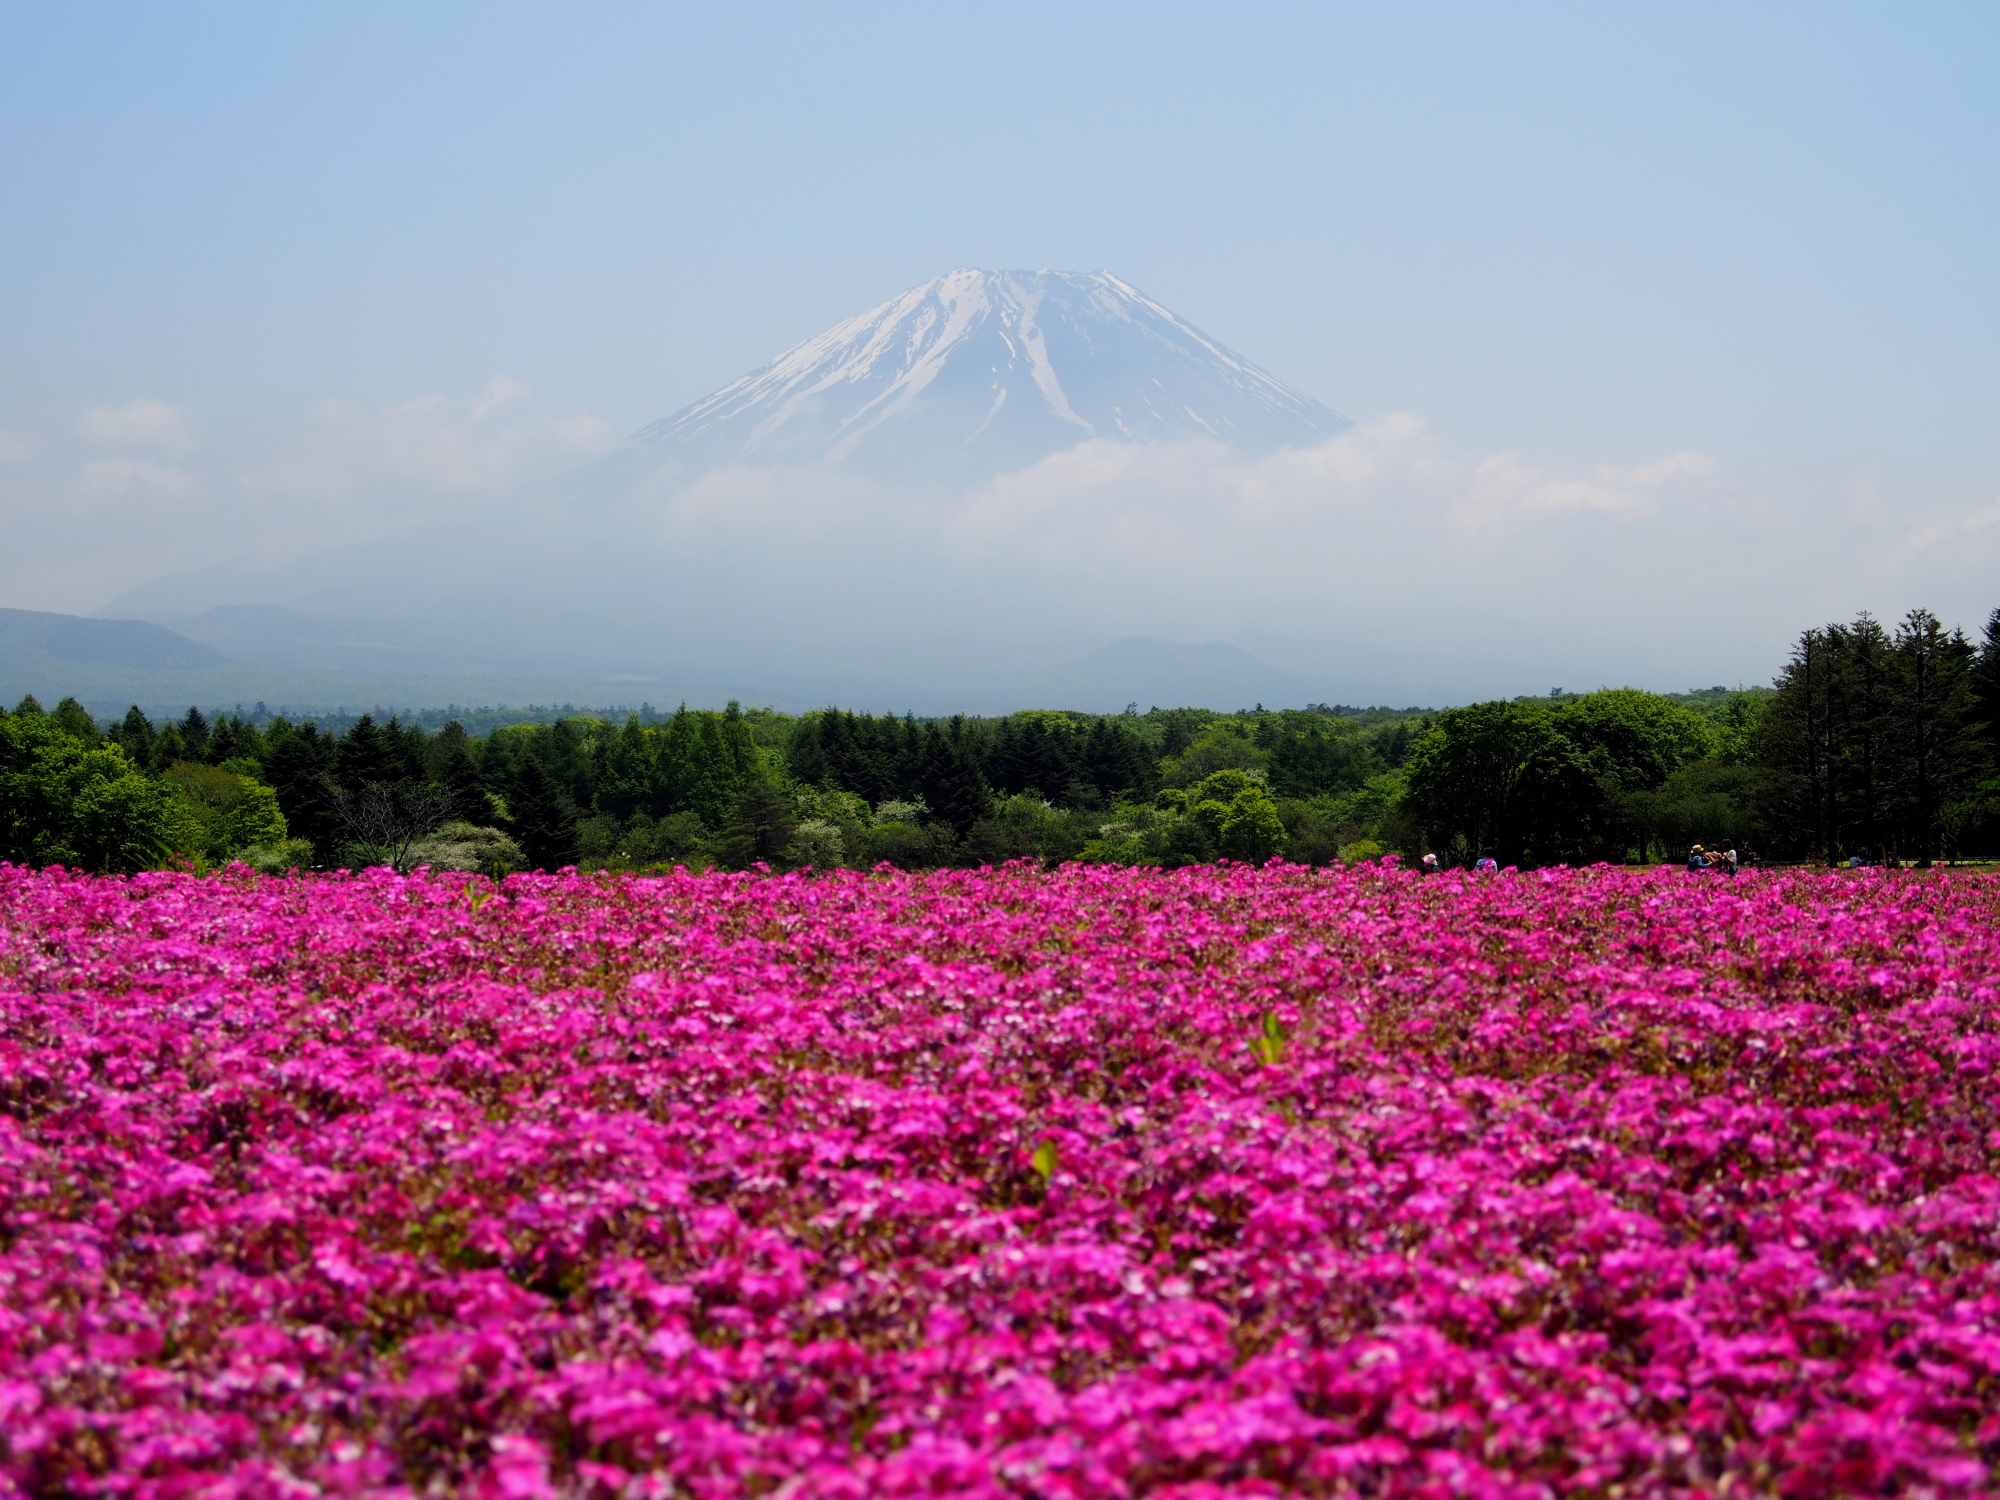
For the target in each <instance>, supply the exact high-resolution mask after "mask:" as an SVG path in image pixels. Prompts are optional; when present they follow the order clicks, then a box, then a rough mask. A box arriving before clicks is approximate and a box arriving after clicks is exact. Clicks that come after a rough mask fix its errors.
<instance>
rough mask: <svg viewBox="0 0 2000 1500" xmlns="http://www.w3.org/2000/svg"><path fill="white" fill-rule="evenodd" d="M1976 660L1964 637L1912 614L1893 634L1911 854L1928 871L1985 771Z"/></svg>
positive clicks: (1932, 618)
mask: <svg viewBox="0 0 2000 1500" xmlns="http://www.w3.org/2000/svg"><path fill="white" fill-rule="evenodd" d="M1974 660H1975V654H1974V652H1973V649H1972V645H1971V643H1970V642H1969V641H1967V640H1966V639H1965V637H1964V635H1963V634H1961V633H1959V632H1957V631H1951V632H1947V631H1946V630H1945V628H1944V626H1943V625H1942V624H1941V623H1939V621H1938V618H1937V616H1936V615H1934V614H1932V613H1931V612H1930V611H1929V610H1927V609H1913V610H1911V611H1910V613H1909V614H1908V615H1907V616H1905V617H1904V619H1903V622H1902V623H1901V624H1900V625H1898V626H1897V627H1896V638H1895V665H1896V677H1895V697H1896V700H1897V701H1896V705H1895V708H1896V719H1897V727H1898V729H1899V730H1900V741H1901V743H1900V744H1899V746H1898V749H1899V750H1900V752H1901V753H1900V755H1899V757H1898V758H1899V760H1900V762H1901V766H1900V770H1901V773H1902V774H1901V777H1900V781H1901V787H1900V791H1901V793H1902V796H1901V798H1900V801H1901V803H1902V811H1903V814H1904V817H1903V826H1904V830H1905V839H1906V841H1907V852H1908V853H1911V854H1914V855H1915V856H1916V857H1917V858H1918V859H1919V860H1920V861H1922V862H1924V863H1926V864H1928V863H1929V862H1930V861H1931V860H1933V859H1935V858H1936V857H1937V855H1938V854H1939V852H1940V843H1941V835H1942V834H1943V831H1944V830H1943V813H1944V810H1945V807H1946V806H1947V804H1949V803H1952V802H1954V801H1956V800H1957V799H1958V798H1960V797H1961V796H1963V795H1964V794H1965V793H1966V792H1968V791H1969V790H1970V789H1971V788H1972V786H1973V784H1974V783H1975V782H1976V781H1977V779H1978V775H1979V771H1980V769H1981V764H1980V763H1981V760H1982V759H1983V755H1982V752H1983V750H1984V748H1985V747H1984V744H1983V742H1982V740H1981V738H1980V736H1979V734H1978V725H1979V720H1978V700H1977V697H1976V694H1975V691H1974V684H1973V677H1972V668H1973V663H1974Z"/></svg>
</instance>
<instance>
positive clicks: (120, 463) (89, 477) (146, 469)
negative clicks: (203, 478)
mask: <svg viewBox="0 0 2000 1500" xmlns="http://www.w3.org/2000/svg"><path fill="white" fill-rule="evenodd" d="M77 479H78V481H79V482H80V483H81V484H82V486H83V488H84V489H85V490H86V491H87V492H89V493H91V494H95V495H164V496H181V495H191V494H193V493H194V491H195V490H196V489H197V488H198V487H199V485H200V481H199V480H198V479H196V477H195V476H194V475H193V474H190V473H189V472H188V471H187V470H185V469H177V468H174V467H173V466H172V465H171V464H162V463H155V462H153V461H152V460H151V459H146V458H99V459H93V460H91V461H90V462H89V463H87V464H85V465H84V466H83V467H82V468H81V469H79V470H78V471H77Z"/></svg>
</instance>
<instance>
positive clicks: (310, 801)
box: [161, 719, 343, 867]
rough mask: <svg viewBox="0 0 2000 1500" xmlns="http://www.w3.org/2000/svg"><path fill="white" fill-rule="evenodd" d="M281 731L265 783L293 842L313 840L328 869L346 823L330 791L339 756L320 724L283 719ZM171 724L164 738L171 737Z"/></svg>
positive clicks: (275, 732)
mask: <svg viewBox="0 0 2000 1500" xmlns="http://www.w3.org/2000/svg"><path fill="white" fill-rule="evenodd" d="M278 724H282V725H284V728H283V730H282V732H280V730H279V728H278V726H277V725H273V726H272V731H271V734H270V735H269V737H268V739H269V745H270V753H269V756H268V758H267V759H266V760H265V762H264V779H265V780H266V781H267V782H269V783H270V786H271V789H272V790H273V791H274V792H276V793H277V794H278V810H279V811H280V812H282V813H283V814H284V815H285V825H286V827H287V829H288V830H289V831H290V833H291V836H292V837H293V838H299V839H311V840H312V846H313V862H314V863H315V864H317V865H320V866H322V867H324V866H327V865H330V864H332V863H333V862H334V860H335V859H336V858H337V857H338V855H339V844H340V839H341V834H342V829H343V825H342V823H341V821H340V815H339V813H338V812H337V811H336V810H335V808H334V805H333V799H332V797H331V796H330V795H329V794H328V792H327V781H328V779H329V778H330V777H332V776H333V774H334V767H335V765H336V763H337V759H338V752H337V750H336V748H335V744H334V740H333V738H332V736H330V735H324V734H321V733H320V730H319V726H318V725H317V724H311V723H307V724H301V725H300V726H298V727H297V728H296V729H294V728H293V727H292V726H291V725H289V724H285V721H284V720H282V719H280V720H279V721H278ZM173 732H174V731H173V728H172V726H171V725H169V726H168V728H167V731H166V733H165V734H162V735H161V738H162V739H165V738H166V734H171V733H173Z"/></svg>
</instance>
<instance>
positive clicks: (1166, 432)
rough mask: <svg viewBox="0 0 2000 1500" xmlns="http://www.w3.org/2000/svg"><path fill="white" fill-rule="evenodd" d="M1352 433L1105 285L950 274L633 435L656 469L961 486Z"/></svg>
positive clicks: (1109, 281) (1101, 281)
mask: <svg viewBox="0 0 2000 1500" xmlns="http://www.w3.org/2000/svg"><path fill="white" fill-rule="evenodd" d="M1351 425H1352V424H1351V423H1350V422H1349V421H1348V420H1347V419H1346V418H1345V417H1343V416H1341V415H1340V414H1339V413H1337V412H1335V411H1333V410H1331V409H1330V408H1328V407H1327V406H1325V405H1323V404H1321V403H1320V402H1318V401H1315V400H1314V399H1313V398H1312V397H1310V396H1308V395H1306V394H1304V393H1303V392H1301V391H1298V390H1295V389H1293V388H1292V387H1291V386H1289V385H1286V384H1285V383H1284V382H1283V381H1281V380H1279V379H1277V378H1276V377H1275V376H1273V375H1270V374H1268V373H1267V372H1265V371H1263V370H1261V369H1259V368H1258V367H1257V366H1256V365H1253V364H1251V363H1250V362H1249V361H1248V360H1246V359H1244V358H1243V357H1242V356H1241V355H1239V354H1236V353H1233V352H1232V351H1231V350H1229V349H1227V348H1225V347H1224V346H1223V345H1221V344H1219V343H1217V342H1216V341H1215V340H1214V339H1212V338H1210V337H1209V336H1208V335H1207V334H1205V333H1203V332H1202V331H1201V330H1200V329H1198V328H1196V327H1194V326H1193V325H1192V324H1190V323H1188V322H1186V321H1184V320H1183V319H1181V318H1178V317H1176V316H1175V315H1174V314H1173V313H1171V312H1169V311H1168V310H1167V309H1166V308H1164V307H1162V306H1160V304H1159V303H1157V302H1154V301H1153V300H1152V299H1151V298H1149V297H1146V296H1145V295H1143V294H1142V293H1140V292H1139V291H1137V290H1135V289H1134V288H1133V287H1131V286H1130V285H1128V284H1127V283H1125V282H1123V281H1121V280H1119V279H1118V278H1117V277H1116V276H1112V275H1110V274H1108V273H1106V272H1102V271H1099V272H1092V273H1087V274H1079V273H1070V272H1062V271H976V270H959V271H953V272H950V273H949V274H948V275H944V276H940V277H938V278H937V279H936V280H935V281H929V282H926V283H925V284H924V285H922V286H919V287H913V288H911V289H910V290H909V291H907V292H905V293H903V294H902V295H901V296H900V297H895V298H892V299H890V300H889V301H887V302H885V303H883V304H882V305H881V306H880V307H877V308H874V309H872V310H870V311H868V312H865V313H863V314H861V316H859V317H856V318H849V319H848V320H847V321H846V322H844V323H841V324H838V325H836V326H835V327H833V328H830V329H828V330H827V331H826V332H825V333H822V334H821V335H819V337H817V338H814V339H808V340H807V341H806V342H805V343H803V344H800V345H798V346H797V347H796V348H793V349H790V350H787V351H786V352H785V353H783V354H781V355H779V356H778V357H777V358H776V359H775V360H773V361H771V363H770V364H768V365H766V366H764V367H763V368H762V369H761V370H754V371H752V372H751V373H750V374H748V375H745V376H744V377H743V378H742V379H740V380H737V381H734V382H732V383H731V384H729V385H727V386H725V387H723V388H722V389H721V390H719V391H717V392H716V393H715V394H714V395H712V396H709V397H707V398H705V399H703V400H701V401H697V402H696V403H694V405H692V406H690V407H688V408H686V409H685V410H684V411H680V412H677V413H675V414H674V415H673V416H671V417H667V418H665V419H663V420H662V421H659V422H655V423H654V424H653V425H651V426H650V427H647V428H645V429H644V430H643V431H641V432H639V433H638V434H637V435H636V437H637V441H639V442H640V443H642V444H644V445H647V446H648V447H649V448H651V449H653V450H655V451H657V452H658V453H659V454H660V455H661V456H662V457H664V458H667V459H669V460H671V461H674V462H677V463H680V464H682V465H685V466H686V468H687V469H688V470H689V471H700V470H706V469H710V468H715V467H719V466H722V465H725V464H739V463H740V464H755V465H772V466H777V465H825V466H835V465H837V466H841V467H843V468H848V469H852V470H855V471H857V472H864V473H871V474H877V475H881V476H883V477H892V478H902V479H917V480H927V481H934V482H949V481H966V480H977V479H980V478H985V477H990V476H991V475H994V474H998V473H1005V472H1009V471H1012V470H1015V469H1019V468H1022V467H1025V466H1026V465H1028V464H1031V463H1034V462H1036V461H1037V460H1039V459H1042V458H1045V457H1047V456H1048V455H1049V454H1051V453H1057V452H1061V451H1063V450H1064V449H1067V448H1071V447H1074V446H1075V445H1076V444H1077V443H1079V442H1085V441H1088V440H1090V439H1092V438H1099V439H1107V440H1112V441H1125V442H1156V441H1171V440H1174V439H1180V438H1189V437H1197V436H1205V437H1210V438H1214V439H1216V440H1218V441H1221V442H1225V443H1228V444H1231V445H1233V446H1234V447H1236V448H1237V449H1239V450H1241V451H1243V452H1245V453H1251V454H1262V453H1269V452H1273V451H1275V450H1277V449H1279V448H1287V447H1306V446H1310V445H1313V444H1316V443H1321V442H1324V441H1325V440H1326V439H1327V438H1330V437H1332V436H1334V435H1335V434H1337V433H1340V432H1343V431H1345V430H1346V429H1347V428H1348V427H1350V426H1351Z"/></svg>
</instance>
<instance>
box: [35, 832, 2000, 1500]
mask: <svg viewBox="0 0 2000 1500" xmlns="http://www.w3.org/2000/svg"><path fill="white" fill-rule="evenodd" d="M492 889H493V888H491V887H488V886H486V885H485V884H484V883H483V882H475V883H474V886H472V887H468V886H467V885H466V884H465V882H464V879H463V878H462V877H460V878H458V879H455V880H446V879H444V878H442V877H440V878H438V879H435V880H433V879H429V878H426V877H424V876H422V875H418V876H413V877H409V878H399V877H397V876H395V875H393V874H391V873H389V872H387V871H370V872H367V873H365V874H361V875H356V876H334V877H327V878H319V879H297V878H295V879H289V880H260V879H257V878H255V877H251V876H249V875H248V874H247V872H243V871H241V870H238V871H236V872H234V873H232V874H228V875H224V876H222V877H219V878H207V879H199V878H194V877H191V876H183V875H174V874H157V875H144V876H138V877H135V878H132V879H110V878H92V877H87V876H77V875H71V874H66V873H63V872H61V871H45V872H41V873H33V872H29V871H26V870H21V869H15V868H12V867H0V1212H3V1213H4V1220H3V1221H0V1223H3V1225H4V1227H0V1492H7V1491H10V1490H11V1491H13V1492H20V1493H31V1494H55V1493H79V1494H81V1493H103V1494H118V1495H133V1496H154V1495H158V1496H182V1495H194V1494H228V1495H244V1496H255V1495H307V1494H313V1493H336V1494H347V1493H392V1494H394V1493H408V1494H422V1493H437V1494H469V1495H487V1496H505V1497H531V1496H541V1495H598V1496H607V1497H608V1496H612V1495H619V1494H630V1495H666V1494H692V1495H698V1496H710V1495H714V1496H723V1495H739V1494H755V1493H767V1494H768V1493H780V1494H800V1495H805V1494H811V1495H856V1496H858V1495H862V1494H870V1495H873V1494H890V1495H896V1494H924V1495H940V1494H975V1495H989V1494H990V1495H1050V1496H1064V1495H1139V1494H1149V1495H1162V1496H1164V1495H1178V1496H1208V1495H1222V1494H1242V1495H1275V1494H1281V1493H1283V1494H1293V1493H1297V1494H1341V1493H1366V1494H1376V1495H1404V1494H1409V1495H1436V1496H1444V1495H1480V1496H1486V1495H1491V1496H1521V1497H1526V1496H1544V1495H1562V1494H1570V1493H1582V1494H1592V1495H1602V1494H1622V1495H1638V1494H1667V1493H1681V1492H1706V1493H1734V1494H1745V1493H1770V1492H1776V1493H1782V1494H1786V1495H1793V1496H1819V1495H1835V1494H1866V1493H1879V1494H1887V1493H1904V1494H1925V1493H1928V1494H1938V1495H1946V1494H1952V1495H1956V1494H1972V1493H1991V1492H1992V1490H1993V1487H1994V1485H1995V1477H1996V1463H1997V1462H2000V1415H1996V1413H2000V1271H1996V1260H2000V1254H1996V1252H2000V1181H1996V1170H1995V1168H1996V1157H2000V1108H1997V1107H1996V1099H2000V1085H1996V1079H1995V1069H1996V1066H2000V1025H1996V1023H2000V882H1995V881H1994V880H1993V879H1991V878H1989V877H1981V876H1962V875H1950V874H1945V873H1940V872H1923V873H1908V874H1901V875H1896V874H1884V873H1879V872H1855V873H1839V874H1834V873H1770V874H1746V875H1745V876H1743V877H1742V878H1740V879H1738V880H1736V881H1734V882H1731V881H1728V880H1725V879H1721V878H1719V877H1715V876H1699V875H1696V876H1690V875H1687V874H1684V873H1680V872H1630V871H1614V870H1609V869H1594V870H1586V871H1581V872H1570V871H1558V872H1544V873H1539V874H1503V875H1497V876H1484V877H1475V876H1458V875H1446V876H1441V877H1432V878H1429V879H1425V878H1422V877H1419V876H1418V875H1416V874H1414V873H1408V872H1404V871H1402V870H1399V869H1397V868H1395V867H1394V866H1393V865H1361V866H1357V867H1354V868H1351V869H1347V870H1345V871H1341V870H1334V871H1325V872H1314V871H1309V870H1305V869H1301V868H1297V867H1285V866H1273V867H1271V868H1268V869H1265V870H1261V871H1259V870H1252V869H1248V868H1243V867H1226V866H1225V867H1222V868H1219V869H1210V870H1186V871H1181V872H1178V873H1174V874H1161V873H1158V872H1151V871H1135V870H1125V869H1115V868H1087V867H1069V868H1065V869H1063V870H1061V871H1058V872H1056V873H1053V874H1042V873H1039V872H1037V871H1035V870H1032V869H1029V868H1026V867H1021V868H1012V867H1010V868H1007V869H1003V870H998V871H981V872H976V873H966V872H943V873H937V874H930V875H905V874H897V873H893V872H889V871H887V870H886V869H885V870H884V871H881V872H877V873H875V874H872V875H851V874H850V875H843V874H834V875H830V876H825V877H811V878H807V877H800V876H784V877H769V876H761V875H754V874H753V875H745V876H728V875H710V876H695V875H680V876H674V877H668V878H658V879H627V878H611V877H591V876H583V875H576V874H573V873H570V874H564V875H560V876H548V877H542V876H516V877H512V878H510V879H509V880H508V881H507V882H506V883H505V884H504V886H502V887H500V888H499V889H498V891H497V893H494V894H488V893H489V892H491V891H492ZM482 898H483V899H482Z"/></svg>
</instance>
